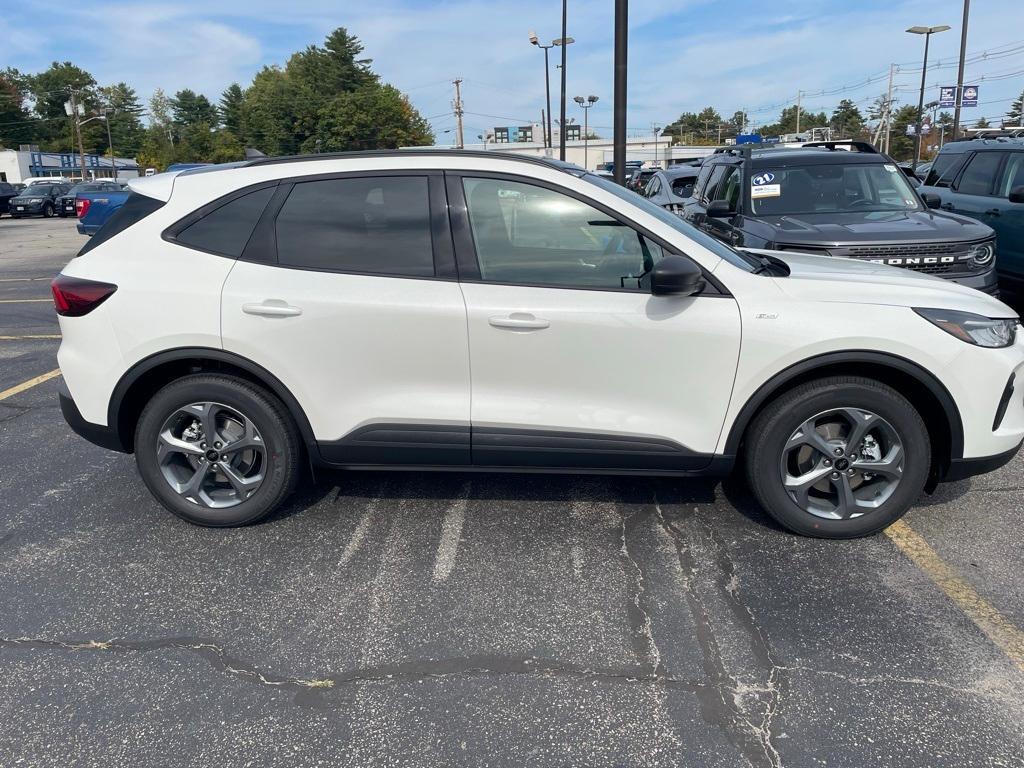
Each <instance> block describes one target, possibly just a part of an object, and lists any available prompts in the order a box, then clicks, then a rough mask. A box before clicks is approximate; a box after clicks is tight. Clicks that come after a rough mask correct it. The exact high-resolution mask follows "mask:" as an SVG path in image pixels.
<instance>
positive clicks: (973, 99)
mask: <svg viewBox="0 0 1024 768" xmlns="http://www.w3.org/2000/svg"><path fill="white" fill-rule="evenodd" d="M960 106H962V107H976V106H978V86H976V85H965V86H964V96H963V98H962V99H961V100H960Z"/></svg>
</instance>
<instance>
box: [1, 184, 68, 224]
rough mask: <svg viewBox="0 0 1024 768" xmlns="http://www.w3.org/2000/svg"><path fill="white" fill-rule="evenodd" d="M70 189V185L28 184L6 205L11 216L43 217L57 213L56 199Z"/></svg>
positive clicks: (16, 217)
mask: <svg viewBox="0 0 1024 768" xmlns="http://www.w3.org/2000/svg"><path fill="white" fill-rule="evenodd" d="M70 188H71V185H70V184H30V185H28V186H27V187H25V189H23V190H22V191H21V192H19V193H18V195H17V197H12V198H11V200H10V201H9V202H8V203H7V206H8V209H9V211H10V214H11V216H13V217H14V218H15V219H20V218H22V217H24V216H44V217H46V218H50V217H51V216H53V215H54V214H56V213H57V199H58V198H59V197H60V196H61V195H63V194H65V193H66V192H67V191H68V190H69V189H70Z"/></svg>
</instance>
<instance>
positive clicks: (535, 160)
mask: <svg viewBox="0 0 1024 768" xmlns="http://www.w3.org/2000/svg"><path fill="white" fill-rule="evenodd" d="M408 155H428V156H430V157H439V156H449V157H486V158H489V159H492V160H493V159H495V158H497V159H500V160H512V161H514V162H520V163H532V164H533V165H543V166H544V167H546V168H552V167H554V168H558V169H559V170H563V171H566V172H573V171H576V170H580V171H582V170H583V169H582V168H580V167H579V166H577V165H574V164H572V163H567V162H563V161H561V160H555V159H554V158H549V157H534V156H531V155H515V154H512V153H511V152H501V151H500V150H480V149H434V148H425V149H420V148H419V147H406V148H403V149H366V150H356V151H354V152H321V153H319V154H315V155H278V156H275V157H254V158H251V159H247V160H246V161H245V162H244V163H242V165H243V166H245V167H247V168H249V167H252V166H257V165H278V164H281V163H307V162H313V161H317V160H349V159H355V158H360V157H407V156H408Z"/></svg>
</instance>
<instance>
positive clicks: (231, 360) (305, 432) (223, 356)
mask: <svg viewBox="0 0 1024 768" xmlns="http://www.w3.org/2000/svg"><path fill="white" fill-rule="evenodd" d="M182 360H208V361H212V362H216V363H224V364H226V365H230V366H233V367H235V368H239V369H241V370H243V371H245V372H246V373H247V374H249V375H250V376H252V377H253V378H255V379H256V380H257V381H259V382H260V383H261V384H262V385H263V386H265V387H266V388H267V389H269V390H270V392H271V393H272V394H274V395H275V396H276V397H277V398H278V399H279V400H280V401H281V402H282V403H284V406H285V408H287V409H288V412H289V414H291V417H292V418H293V419H294V420H295V424H296V426H297V427H298V429H299V434H300V435H301V436H302V441H303V442H304V443H305V444H306V447H307V449H308V450H309V451H310V452H311V455H312V456H313V457H314V458H318V455H317V443H316V438H315V436H314V435H313V427H312V425H311V424H310V423H309V419H308V418H307V417H306V412H305V410H303V408H302V406H301V405H300V404H299V401H298V400H297V399H296V398H295V396H294V395H293V394H292V393H291V391H290V390H289V389H288V387H286V386H285V385H284V384H283V383H282V382H281V380H280V379H278V378H277V377H276V376H275V375H274V374H272V373H271V372H270V371H268V370H267V369H266V368H264V367H263V366H261V365H258V364H256V363H254V362H252V361H251V360H249V359H248V358H245V357H242V356H241V355H239V354H236V353H234V352H229V351H227V350H224V349H216V348H214V347H178V348H176V349H168V350H163V351H161V352H157V353H155V354H153V355H150V356H149V357H145V358H143V359H142V360H140V361H138V362H137V363H135V365H133V366H132V367H131V368H129V369H128V371H127V372H126V373H125V374H124V375H123V376H122V377H121V379H120V381H118V382H117V385H116V386H115V387H114V391H113V393H112V394H111V396H110V404H109V405H108V406H107V424H109V425H111V427H113V428H114V429H115V431H116V432H117V433H118V434H120V414H121V408H122V407H123V405H124V400H125V396H126V395H127V394H128V392H129V391H130V390H131V388H132V386H133V385H134V384H135V383H136V382H138V380H139V379H140V378H141V377H142V376H144V375H145V374H146V373H148V372H149V371H151V370H153V369H154V368H157V367H158V366H161V365H165V364H166V363H174V362H180V361H182ZM121 442H122V443H123V444H124V445H125V446H126V448H125V449H126V450H127V446H128V445H130V441H124V440H123V437H122V439H121Z"/></svg>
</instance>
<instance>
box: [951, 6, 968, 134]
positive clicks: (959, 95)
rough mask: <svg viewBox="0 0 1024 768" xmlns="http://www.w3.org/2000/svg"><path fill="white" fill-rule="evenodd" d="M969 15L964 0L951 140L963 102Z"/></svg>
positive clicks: (957, 131)
mask: <svg viewBox="0 0 1024 768" xmlns="http://www.w3.org/2000/svg"><path fill="white" fill-rule="evenodd" d="M970 15H971V0H964V23H963V28H962V29H961V30H960V68H959V69H958V70H957V75H956V102H955V104H956V109H954V110H953V140H954V141H956V139H957V138H958V137H959V135H960V107H961V106H962V105H963V101H964V59H965V58H966V56H967V20H968V17H969V16H970Z"/></svg>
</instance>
